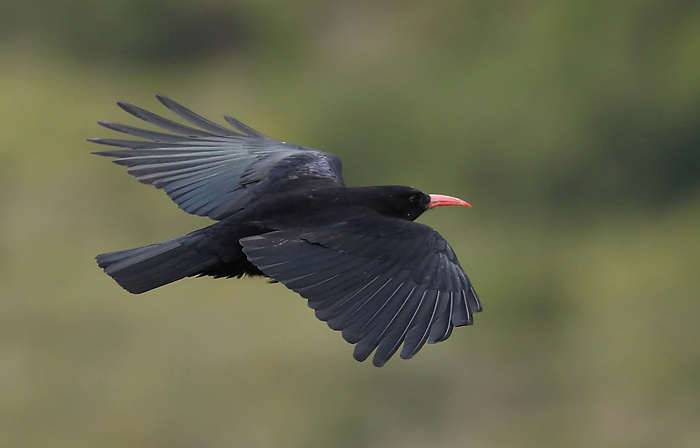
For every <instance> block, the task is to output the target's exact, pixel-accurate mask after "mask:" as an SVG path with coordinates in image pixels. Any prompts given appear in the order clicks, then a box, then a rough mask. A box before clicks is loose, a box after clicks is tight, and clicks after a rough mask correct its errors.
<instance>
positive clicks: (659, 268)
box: [0, 0, 700, 448]
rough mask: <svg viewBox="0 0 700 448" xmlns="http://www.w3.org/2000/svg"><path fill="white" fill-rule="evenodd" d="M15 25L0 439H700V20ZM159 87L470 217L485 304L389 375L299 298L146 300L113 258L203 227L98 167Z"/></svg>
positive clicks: (341, 7) (156, 14) (470, 261)
mask: <svg viewBox="0 0 700 448" xmlns="http://www.w3.org/2000/svg"><path fill="white" fill-rule="evenodd" d="M0 11H2V13H0V58H1V60H2V61H3V62H2V64H0V80H1V81H2V82H1V83H0V99H1V100H2V101H1V103H2V107H0V119H1V121H2V123H3V130H2V132H1V133H0V201H1V204H2V208H3V215H2V219H1V220H0V226H1V229H2V232H0V263H1V264H2V267H3V269H2V270H0V281H1V282H2V285H3V288H2V293H1V297H2V300H0V446H8V447H10V446H12V447H14V446H17V447H25V446H26V447H34V446H37V447H39V446H54V447H64V446H65V447H71V448H79V447H94V446H100V447H127V446H128V447H133V446H139V447H151V446H152V447H193V446H207V447H228V446H246V447H258V446H259V447H267V446H292V447H295V446H298V447H328V446H333V447H351V446H352V447H355V446H368V447H394V446H403V447H419V446H436V447H437V446H493V447H500V446H526V447H560V446H566V447H600V446H616V447H627V446H629V447H632V446H634V447H635V448H638V447H646V446H649V447H651V446H674V447H696V446H698V445H700V427H699V426H698V424H697V423H698V421H700V383H699V382H698V378H700V326H699V325H698V323H697V316H698V315H700V301H699V300H698V298H700V276H699V275H698V268H699V267H700V226H698V223H700V57H698V55H700V4H698V2H697V1H696V0H693V1H690V0H688V1H682V0H674V1H664V2H662V1H655V0H654V1H652V0H638V1H634V2H632V1H618V2H602V1H573V2H554V1H544V0H542V1H515V0H506V1H500V2H489V1H462V2H459V1H448V2H441V3H432V4H431V3H426V2H417V1H409V2H392V1H379V2H368V1H360V2H350V1H338V2H321V1H311V0H308V1H303V2H281V1H273V0H264V1H250V0H248V1H239V2H224V1H220V0H201V1H199V2H197V3H192V2H185V1H181V0H176V1H172V2H167V3H165V2H159V1H156V0H141V1H138V2H137V1H133V0H121V1H105V0H96V1H90V2H88V1H84V0H69V1H66V2H61V3H60V4H59V3H56V4H54V3H49V2H39V1H27V2H2V4H0ZM154 93H163V94H166V95H169V96H171V97H173V98H174V99H175V100H177V101H180V102H182V103H183V104H185V105H187V106H188V107H190V108H192V109H193V110H195V111H198V112H200V113H202V114H203V115H205V116H207V117H210V118H212V119H214V118H217V117H220V116H221V115H223V114H224V113H227V114H231V115H233V116H235V117H237V118H239V119H241V120H242V121H243V122H245V123H247V124H249V125H251V126H252V127H253V128H255V129H258V130H260V131H262V132H264V133H267V134H268V135H271V136H273V137H277V138H279V139H283V140H287V141H293V142H296V143H300V144H304V145H307V146H312V147H316V148H319V149H324V150H327V151H331V152H333V153H335V154H337V155H338V156H340V157H341V158H342V160H343V163H344V170H345V178H346V181H347V182H348V183H349V184H351V185H362V184H365V185H366V184H378V183H387V184H409V185H413V186H415V187H418V188H421V189H423V190H425V191H428V192H441V193H446V194H452V195H456V196H460V197H463V198H464V199H466V200H468V201H469V202H471V203H472V205H473V206H474V207H473V209H470V210H466V211H465V210H440V211H436V212H431V213H428V214H426V215H425V216H424V217H423V218H421V221H423V222H425V223H428V224H430V225H433V226H434V227H436V228H438V229H439V230H440V232H441V233H442V234H443V235H444V236H445V237H446V238H447V239H448V241H450V243H451V244H452V245H453V247H454V248H455V251H456V252H457V253H458V255H459V256H460V259H461V261H462V264H463V265H464V267H465V269H466V271H467V273H468V274H469V275H470V277H471V279H472V280H473V282H474V283H475V285H476V288H477V290H478V291H479V293H480V296H481V297H482V300H483V303H484V308H485V311H484V313H482V314H481V315H479V316H477V321H476V324H475V325H474V326H473V327H471V328H468V329H457V330H456V331H455V332H454V334H453V336H452V337H451V339H450V340H449V341H447V342H445V343H442V344H438V345H436V346H430V347H427V348H425V349H424V350H423V351H422V352H421V353H420V354H419V355H418V356H417V357H416V358H415V359H414V360H412V361H410V362H405V361H401V360H399V359H396V360H392V361H391V362H390V363H389V364H388V365H387V366H386V367H385V368H383V369H381V370H379V369H375V368H373V367H372V366H371V365H369V364H360V363H356V362H355V361H354V360H352V357H351V351H352V350H351V346H349V345H348V344H346V343H345V342H344V341H342V339H341V337H340V335H339V334H337V333H334V332H332V331H331V330H329V329H328V328H327V327H326V326H325V324H323V323H321V322H318V321H317V320H316V319H315V317H314V316H313V313H312V312H311V311H310V310H309V309H308V308H307V307H306V306H305V303H304V301H303V300H302V299H300V298H299V297H298V296H296V295H295V294H293V293H291V292H289V291H287V290H286V289H284V288H283V287H282V286H280V285H268V284H265V282H262V281H255V280H240V281H221V280H219V281H215V280H211V279H188V280H186V281H182V282H179V283H177V284H174V285H171V286H168V287H164V288H162V289H160V290H157V291H155V292H153V293H149V294H147V295H144V296H130V295H128V294H126V293H125V292H124V291H122V290H121V289H119V288H118V287H117V286H116V285H115V284H114V283H113V282H112V281H111V280H110V279H109V278H108V277H107V276H105V275H103V274H102V273H101V272H100V271H99V269H98V268H97V267H96V266H95V264H94V261H93V256H94V255H95V254H97V253H100V252H105V251H110V250H117V249H124V248H128V247H133V246H137V245H143V244H147V243H151V242H155V241H159V240H163V239H166V238H170V237H173V236H176V235H178V234H181V233H184V232H186V231H189V230H192V229H194V228H197V227H201V226H203V225H205V224H206V223H207V222H208V221H207V220H205V219H201V218H196V217H192V216H188V215H186V214H184V213H182V212H181V211H179V210H178V209H177V207H175V206H174V205H173V204H171V203H170V201H169V200H168V199H167V197H165V195H163V194H162V193H161V192H158V191H156V190H155V189H152V188H146V187H144V186H142V185H140V184H138V183H137V182H135V181H134V180H133V179H131V178H129V177H128V176H127V175H126V174H125V173H124V172H123V170H122V169H121V168H119V167H116V166H114V165H112V164H110V163H107V161H106V160H100V159H97V158H95V157H89V156H88V153H89V151H91V150H94V149H95V148H93V147H91V146H90V145H89V144H88V143H85V142H84V140H85V138H88V137H95V136H106V135H108V131H105V130H103V129H100V128H98V127H97V126H96V125H95V124H94V122H95V121H96V120H98V119H105V120H112V121H125V122H129V123H133V122H134V121H133V120H130V118H129V117H127V116H126V115H125V114H124V113H123V112H121V111H120V110H119V109H118V108H116V106H114V104H113V103H114V101H116V100H125V101H129V102H133V103H136V104H138V105H141V106H142V107H145V108H149V109H151V110H154V111H155V112H163V109H162V108H161V107H160V105H159V104H158V103H157V102H156V101H155V100H153V99H152V95H153V94H154Z"/></svg>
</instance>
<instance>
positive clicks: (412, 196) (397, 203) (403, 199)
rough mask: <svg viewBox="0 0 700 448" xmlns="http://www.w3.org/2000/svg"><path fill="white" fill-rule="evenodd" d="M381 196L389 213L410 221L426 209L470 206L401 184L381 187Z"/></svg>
mask: <svg viewBox="0 0 700 448" xmlns="http://www.w3.org/2000/svg"><path fill="white" fill-rule="evenodd" d="M383 188H384V190H383V192H382V193H383V194H382V197H383V199H384V201H385V204H386V206H387V207H388V208H389V209H390V213H388V214H391V215H394V216H397V217H399V218H403V219H407V220H410V221H413V220H415V219H416V218H418V217H419V216H420V215H422V214H423V212H425V211H426V210H428V209H431V208H435V207H442V206H445V205H461V206H465V207H471V205H469V203H467V202H465V201H463V200H461V199H458V198H454V197H452V196H445V195H442V194H426V193H423V192H422V191H420V190H418V189H416V188H411V187H403V186H388V187H383Z"/></svg>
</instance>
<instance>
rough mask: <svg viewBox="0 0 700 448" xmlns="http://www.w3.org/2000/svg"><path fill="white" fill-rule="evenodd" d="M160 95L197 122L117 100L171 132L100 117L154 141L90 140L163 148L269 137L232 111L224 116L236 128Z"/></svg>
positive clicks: (111, 125)
mask: <svg viewBox="0 0 700 448" xmlns="http://www.w3.org/2000/svg"><path fill="white" fill-rule="evenodd" d="M156 99H158V101H160V103H161V104H163V105H164V106H165V107H167V108H168V109H169V110H170V111H172V112H173V113H175V114H176V115H177V116H178V117H180V118H182V119H183V120H185V121H186V122H187V123H189V124H191V125H193V126H194V127H193V126H187V125H184V124H182V123H178V122H175V121H172V120H169V119H167V118H164V117H161V116H160V115H157V114H154V113H153V112H149V111H147V110H146V109H143V108H141V107H138V106H135V105H133V104H130V103H126V102H123V101H119V102H117V105H118V106H119V107H120V108H122V109H123V110H124V111H125V112H127V113H128V114H130V115H133V116H134V117H136V118H138V119H140V120H143V121H145V122H146V123H150V124H152V125H154V126H156V127H158V128H160V129H163V130H165V131H168V132H169V133H165V132H159V131H150V130H147V129H141V128H138V127H135V126H130V125H125V124H120V123H114V122H111V121H98V124H99V125H100V126H103V127H105V128H107V129H110V130H112V131H116V132H121V133H122V134H127V135H130V136H132V137H137V138H143V139H147V140H150V141H135V140H124V139H113V138H90V139H88V141H89V142H92V143H98V144H101V145H107V146H118V147H122V148H131V149H152V148H159V147H162V146H163V143H167V146H168V147H177V146H187V145H192V144H193V143H196V142H201V141H207V140H208V139H218V138H240V137H249V138H269V137H267V136H266V135H264V134H262V133H260V132H258V131H256V130H255V129H253V128H251V127H249V126H247V125H245V124H243V123H241V122H240V121H238V120H236V119H235V118H232V117H230V116H228V115H225V116H224V119H225V120H226V122H227V123H229V124H230V125H231V126H232V127H233V128H234V129H228V128H225V127H223V126H220V125H218V124H216V123H214V122H212V121H210V120H207V119H206V118H204V117H202V116H201V115H199V114H196V113H194V112H192V111H191V110H190V109H188V108H186V107H184V106H183V105H181V104H179V103H177V102H176V101H173V100H172V99H170V98H168V97H166V96H164V95H160V94H158V95H156ZM93 154H96V155H102V156H112V154H111V153H110V152H109V151H95V152H93Z"/></svg>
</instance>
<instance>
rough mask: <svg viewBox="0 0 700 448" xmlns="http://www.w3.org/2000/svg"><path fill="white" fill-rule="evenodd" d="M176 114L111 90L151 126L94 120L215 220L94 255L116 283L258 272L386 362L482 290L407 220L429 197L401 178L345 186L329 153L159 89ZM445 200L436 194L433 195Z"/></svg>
mask: <svg viewBox="0 0 700 448" xmlns="http://www.w3.org/2000/svg"><path fill="white" fill-rule="evenodd" d="M157 98H158V100H159V101H160V102H161V103H162V104H163V105H164V106H165V107H166V108H168V109H169V110H170V111H171V112H173V113H174V114H175V115H176V116H177V117H179V118H180V119H181V120H184V121H185V122H186V124H183V123H179V122H176V121H173V120H170V119H167V118H164V117H161V116H159V115H156V114H154V113H152V112H149V111H147V110H145V109H142V108H140V107H137V106H134V105H131V104H127V103H118V104H119V106H120V107H121V108H122V109H124V110H125V111H126V112H128V113H129V114H131V115H133V116H134V117H136V118H138V119H140V120H142V121H144V122H146V123H148V124H150V125H152V126H155V127H157V128H160V130H148V129H141V128H138V127H135V126H131V125H124V124H119V123H113V122H99V123H100V124H101V125H102V126H104V127H106V128H108V129H111V130H113V131H116V132H120V133H122V134H126V135H128V136H131V137H135V138H136V139H134V140H131V139H115V138H102V139H92V140H91V141H93V142H95V143H99V144H102V145H106V146H110V147H112V149H107V150H104V151H100V152H97V153H96V154H99V155H102V156H107V157H112V158H113V159H114V160H113V161H114V162H115V163H117V164H119V165H122V166H125V167H126V168H127V172H128V173H129V174H131V175H132V176H134V177H136V178H137V179H138V180H139V181H140V182H142V183H145V184H149V185H153V186H154V187H156V188H159V189H161V190H163V191H165V192H166V193H167V194H168V196H169V197H170V198H171V199H172V200H173V201H174V202H175V203H176V204H177V205H178V206H179V207H180V208H182V209H183V210H185V211H186V212H188V213H192V214H196V215H201V216H208V217H210V218H212V219H215V220H218V221H219V222H217V223H215V224H213V225H210V226H209V227H205V228H203V229H200V230H196V231H194V232H192V233H190V234H187V235H184V236H181V237H178V238H174V239H171V240H168V241H164V242H162V243H157V244H152V245H148V246H144V247H140V248H135V249H130V250H125V251H118V252H110V253H106V254H102V255H98V256H97V262H98V265H99V266H100V267H101V268H102V269H104V271H105V272H106V273H107V274H108V275H110V276H111V277H113V278H114V279H115V280H116V281H117V282H118V283H119V284H120V285H121V286H122V287H123V288H124V289H126V290H127V291H130V292H132V293H137V294H138V293H142V292H146V291H149V290H151V289H154V288H158V287H160V286H162V285H165V284H168V283H171V282H174V281H177V280H179V279H182V278H184V277H192V276H212V277H240V276H243V275H250V276H267V277H269V278H271V279H273V280H275V281H279V282H281V283H282V284H284V285H285V286H286V287H288V288H290V289H291V290H293V291H296V292H297V293H299V294H300V295H301V296H303V297H305V298H306V299H308V305H309V307H311V308H312V309H314V311H315V313H316V316H317V317H318V318H319V319H320V320H322V321H325V322H326V323H327V324H328V326H329V327H330V328H332V329H334V330H337V331H340V332H341V334H342V336H343V338H344V339H345V340H347V341H348V342H350V343H352V344H355V349H354V353H353V356H354V357H355V359H357V360H359V361H362V360H365V359H367V358H368V357H369V356H370V355H371V354H372V353H374V356H373V359H372V362H373V364H374V365H376V366H382V365H384V364H385V363H386V362H387V361H388V360H389V359H390V358H391V357H392V356H393V355H394V354H395V353H396V352H397V351H399V349H401V352H400V356H401V357H402V358H405V359H408V358H411V357H413V356H414V355H415V354H416V353H417V352H418V351H419V350H420V349H421V348H422V347H423V346H424V345H425V344H426V343H428V344H433V343H436V342H440V341H444V340H445V339H447V338H448V337H450V335H451V334H452V330H453V328H454V327H456V326H462V325H471V324H472V323H473V316H474V313H477V312H479V311H481V304H480V302H479V299H478V297H477V295H476V292H475V291H474V288H473V286H472V284H471V282H470V281H469V279H468V278H467V276H466V275H465V274H464V271H463V270H462V268H461V266H460V264H459V261H458V260H457V257H456V255H455V253H454V251H453V250H452V248H450V246H449V245H448V244H447V242H446V241H445V240H444V239H443V238H442V236H440V235H439V234H438V233H437V232H436V231H435V230H433V229H432V228H430V227H427V226H425V225H422V224H418V223H415V222H413V221H414V220H415V219H416V218H417V217H418V216H420V215H421V214H422V213H423V212H424V211H426V210H427V209H428V206H429V204H430V201H431V198H430V197H429V196H428V195H426V194H424V193H422V192H420V191H418V190H416V189H413V188H410V187H402V186H383V187H359V188H349V187H346V186H345V185H344V182H343V179H342V176H341V165H340V161H339V160H338V159H337V158H336V157H335V156H334V155H332V154H328V153H324V152H321V151H317V150H315V149H311V148H305V147H302V146H299V145H294V144H290V143H285V142H281V141H278V140H275V139H272V138H270V137H267V136H265V135H263V134H261V133H259V132H258V131H255V130H253V129H251V128H250V127H248V126H246V125H245V124H243V123H241V122H240V121H238V120H236V119H234V118H231V117H229V116H225V117H224V118H225V120H226V122H227V123H228V124H229V125H230V126H231V127H232V129H230V128H227V127H224V126H222V125H219V124H216V123H214V122H212V121H209V120H208V119H206V118H203V117H201V116H200V115H198V114H196V113H194V112H192V111H191V110H189V109H187V108H185V107H184V106H181V105H180V104H178V103H176V102H174V101H172V100H170V99H168V98H166V97H163V96H160V95H159V96H157ZM440 200H444V197H442V199H440Z"/></svg>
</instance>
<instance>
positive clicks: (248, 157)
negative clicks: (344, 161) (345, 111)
mask: <svg viewBox="0 0 700 448" xmlns="http://www.w3.org/2000/svg"><path fill="white" fill-rule="evenodd" d="M156 98H158V100H159V101H160V102H161V103H163V105H165V107H167V108H168V109H170V110H171V111H172V112H174V113H175V114H176V115H178V116H179V117H180V118H182V119H183V120H185V121H187V122H188V123H190V124H191V125H193V126H187V125H184V124H180V123H177V122H174V121H171V120H168V119H165V118H163V117H160V116H158V115H155V114H153V113H151V112H148V111H146V110H144V109H141V108H139V107H136V106H133V105H131V104H126V103H121V102H120V103H117V104H119V106H120V107H121V108H122V109H124V110H125V111H126V112H128V113H130V114H131V115H133V116H135V117H137V118H140V119H141V120H143V121H145V122H147V123H150V124H153V125H155V126H157V127H159V128H162V129H164V130H165V131H168V132H158V131H149V130H145V129H140V128H136V127H133V126H128V125H124V124H118V123H111V122H105V121H101V122H99V124H101V125H102V126H104V127H106V128H108V129H112V130H114V131H117V132H121V133H124V134H127V135H130V136H133V137H137V138H141V139H144V140H125V139H111V138H95V139H90V140H89V141H91V142H95V143H99V144H102V145H109V146H116V147H120V148H128V149H112V150H107V151H98V152H95V154H98V155H102V156H108V157H114V158H115V159H114V160H113V162H115V163H117V164H119V165H124V166H126V167H128V169H127V172H128V173H129V174H131V175H132V176H134V177H136V178H137V179H138V180H139V181H140V182H143V183H145V184H150V185H153V186H155V187H156V188H159V189H161V190H163V191H165V192H166V193H167V194H168V196H170V198H171V199H172V200H173V201H175V203H176V204H177V205H178V206H179V207H180V208H182V209H183V210H184V211H186V212H188V213H192V214H194V215H199V216H208V217H210V218H212V219H217V220H220V219H223V218H225V217H227V216H229V215H231V214H233V213H235V212H236V211H238V210H240V209H242V208H243V207H245V206H246V205H247V204H248V203H249V202H250V201H251V200H253V199H254V198H255V197H257V196H259V195H263V194H266V193H268V192H274V191H289V190H293V189H295V188H297V187H300V186H302V185H304V186H308V185H309V184H311V183H314V184H320V183H326V184H334V185H344V183H343V178H342V175H341V164H340V160H338V158H337V157H336V156H334V155H333V154H329V153H326V152H322V151H318V150H315V149H311V148H306V147H303V146H299V145H294V144H291V143H286V142H280V141H278V140H275V139H273V138H270V137H267V136H265V135H263V134H261V133H259V132H257V131H255V130H253V129H251V128H249V127H248V126H246V125H244V124H243V123H241V122H240V121H238V120H235V119H234V118H231V117H229V116H225V117H224V118H225V119H226V121H227V122H228V123H229V124H230V125H231V126H232V127H233V129H228V128H225V127H223V126H219V125H218V124H215V123H212V122H211V121H209V120H207V119H205V118H202V117H200V116H199V115H197V114H195V113H194V112H192V111H190V110H189V109H186V108H185V107H183V106H181V105H179V104H178V103H176V102H175V101H173V100H170V99H168V98H166V97H164V96H161V95H157V96H156Z"/></svg>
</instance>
